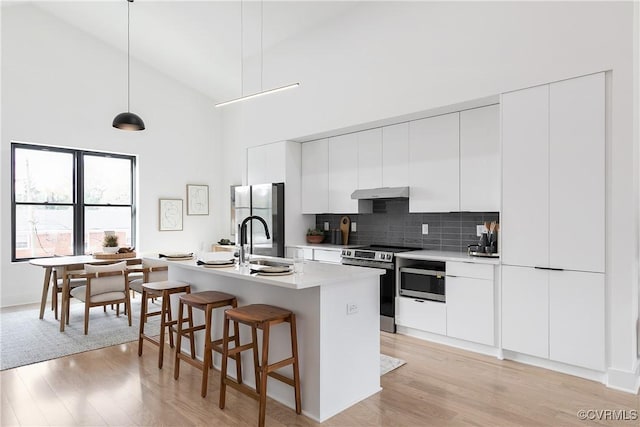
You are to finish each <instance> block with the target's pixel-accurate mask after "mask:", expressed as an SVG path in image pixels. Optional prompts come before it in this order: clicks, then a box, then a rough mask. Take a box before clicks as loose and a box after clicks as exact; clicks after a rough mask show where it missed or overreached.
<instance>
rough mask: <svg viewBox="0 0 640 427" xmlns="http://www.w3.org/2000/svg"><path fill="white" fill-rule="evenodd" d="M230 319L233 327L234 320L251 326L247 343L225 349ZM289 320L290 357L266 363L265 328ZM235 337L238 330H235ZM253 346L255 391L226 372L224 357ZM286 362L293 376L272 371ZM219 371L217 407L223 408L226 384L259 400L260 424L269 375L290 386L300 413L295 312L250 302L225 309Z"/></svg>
mask: <svg viewBox="0 0 640 427" xmlns="http://www.w3.org/2000/svg"><path fill="white" fill-rule="evenodd" d="M231 320H232V321H234V322H235V325H236V328H237V325H238V323H243V324H245V325H248V326H250V327H251V342H250V343H249V344H244V345H238V341H236V343H235V348H233V349H229V341H230V340H231V337H229V321H231ZM283 322H289V325H290V328H291V355H292V356H291V357H289V358H288V359H284V360H281V361H279V362H275V363H272V364H271V365H270V364H269V329H270V328H271V326H273V325H277V324H278V323H283ZM258 329H262V363H259V362H258V334H257V330H258ZM235 335H236V337H237V336H238V331H237V329H236V331H235ZM249 349H251V350H253V364H254V370H255V376H256V389H255V391H254V390H252V389H251V388H249V387H247V386H246V385H244V384H241V383H240V382H235V381H233V379H231V378H229V377H228V376H227V363H226V362H227V357H233V356H238V355H239V354H240V353H241V352H243V351H245V350H249ZM288 365H293V379H291V378H288V377H285V376H284V375H282V374H280V373H278V372H275V371H276V370H278V369H280V368H283V367H285V366H288ZM221 371H222V375H221V377H220V409H224V403H225V394H226V386H227V385H230V386H232V387H233V388H235V389H237V390H239V391H241V392H243V393H244V394H246V395H248V396H251V397H253V398H254V399H256V400H258V402H260V412H259V413H258V426H260V427H262V426H264V420H265V410H266V403H267V377H268V376H271V377H273V378H275V379H277V380H279V381H282V382H284V383H285V384H288V385H290V386H292V387H293V389H294V392H295V399H296V413H297V414H300V413H301V409H302V408H301V404H300V372H299V365H298V338H297V333H296V315H295V314H294V313H292V312H291V311H289V310H286V309H284V308H280V307H274V306H272V305H266V304H252V305H247V306H244V307H239V308H233V309H229V310H225V312H224V329H223V336H222V369H221Z"/></svg>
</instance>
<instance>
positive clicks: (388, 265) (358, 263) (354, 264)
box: [342, 258, 393, 270]
mask: <svg viewBox="0 0 640 427" xmlns="http://www.w3.org/2000/svg"><path fill="white" fill-rule="evenodd" d="M342 265H349V266H352V267H369V268H381V269H385V270H393V263H390V262H385V263H379V262H375V261H374V262H367V261H356V262H349V261H346V260H345V259H344V258H343V259H342Z"/></svg>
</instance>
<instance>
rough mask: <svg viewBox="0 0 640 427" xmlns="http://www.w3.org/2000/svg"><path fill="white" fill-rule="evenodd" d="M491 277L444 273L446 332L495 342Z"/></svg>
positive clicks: (483, 341) (453, 335) (470, 339)
mask: <svg viewBox="0 0 640 427" xmlns="http://www.w3.org/2000/svg"><path fill="white" fill-rule="evenodd" d="M493 317H494V311H493V280H483V279H472V278H469V277H451V276H447V335H448V336H450V337H454V338H460V339H463V340H467V341H473V342H478V343H481V344H487V345H494V344H495V338H494V323H493Z"/></svg>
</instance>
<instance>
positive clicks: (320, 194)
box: [301, 139, 329, 214]
mask: <svg viewBox="0 0 640 427" xmlns="http://www.w3.org/2000/svg"><path fill="white" fill-rule="evenodd" d="M301 170H302V173H301V175H302V191H301V197H302V213H303V214H316V213H326V212H329V141H328V140H327V139H320V140H318V141H312V142H307V143H304V144H302V169H301Z"/></svg>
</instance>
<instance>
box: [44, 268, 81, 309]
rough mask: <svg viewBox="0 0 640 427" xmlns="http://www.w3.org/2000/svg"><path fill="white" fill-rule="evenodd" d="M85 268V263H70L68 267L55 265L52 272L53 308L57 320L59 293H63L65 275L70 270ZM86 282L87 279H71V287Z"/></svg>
mask: <svg viewBox="0 0 640 427" xmlns="http://www.w3.org/2000/svg"><path fill="white" fill-rule="evenodd" d="M83 268H84V264H75V265H69V266H67V267H54V269H53V271H52V272H51V284H52V286H51V310H53V313H54V315H55V318H56V320H58V294H60V293H62V282H63V280H64V275H65V274H66V273H67V272H69V271H75V270H82V269H83ZM86 284H87V280H86V279H71V280H69V288H70V289H73V288H75V287H78V286H82V285H86ZM67 314H68V313H67Z"/></svg>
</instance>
